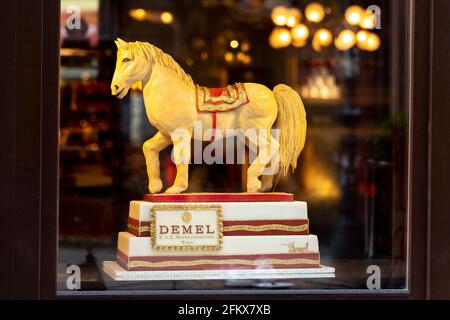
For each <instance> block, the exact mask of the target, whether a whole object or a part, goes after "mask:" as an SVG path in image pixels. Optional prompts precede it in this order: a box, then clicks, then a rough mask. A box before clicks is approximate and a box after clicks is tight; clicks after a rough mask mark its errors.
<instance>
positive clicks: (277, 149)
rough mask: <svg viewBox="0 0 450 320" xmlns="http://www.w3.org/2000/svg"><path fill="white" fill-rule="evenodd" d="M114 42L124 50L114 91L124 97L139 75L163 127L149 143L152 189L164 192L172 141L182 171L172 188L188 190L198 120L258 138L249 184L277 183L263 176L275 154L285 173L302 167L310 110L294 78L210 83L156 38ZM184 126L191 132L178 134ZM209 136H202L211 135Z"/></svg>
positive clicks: (266, 186) (258, 188) (150, 110)
mask: <svg viewBox="0 0 450 320" xmlns="http://www.w3.org/2000/svg"><path fill="white" fill-rule="evenodd" d="M115 43H116V46H117V49H118V51H117V62H116V69H115V72H114V76H113V79H112V82H111V93H112V95H114V96H117V97H118V98H119V99H122V98H123V97H125V96H126V94H127V93H128V91H129V89H130V87H131V86H132V85H133V84H135V83H140V84H141V86H142V91H143V97H144V104H145V109H146V113H147V117H148V120H149V121H150V123H151V124H152V125H153V126H154V127H155V128H157V129H158V133H156V134H155V135H154V136H153V137H152V138H151V139H150V140H148V141H146V142H145V143H144V145H143V152H144V155H145V160H146V165H147V174H148V179H149V185H148V186H149V191H150V193H159V192H161V190H162V188H163V185H162V181H161V178H160V164H159V152H160V151H161V150H163V149H164V148H166V147H167V146H169V145H170V144H173V146H174V150H173V158H174V162H175V164H176V167H177V174H176V178H175V182H174V184H173V186H172V187H170V188H169V189H167V190H166V193H174V194H176V193H181V192H183V191H185V190H186V189H187V188H188V165H189V160H190V143H191V139H192V136H193V128H194V124H195V123H196V122H197V121H198V122H200V123H201V124H202V128H203V129H202V130H205V131H206V130H214V131H215V130H222V132H225V129H235V130H234V132H236V131H241V132H243V133H244V136H245V138H246V139H245V140H246V143H247V144H252V145H256V146H257V149H258V153H257V155H256V158H255V159H254V161H253V162H252V163H251V164H250V166H249V168H248V170H247V192H262V191H267V190H271V189H272V186H273V175H263V176H262V181H261V180H260V179H259V177H260V176H261V175H262V173H263V171H264V169H265V168H266V167H267V166H268V165H269V164H270V163H271V161H278V162H277V165H278V164H279V167H280V168H281V171H282V173H283V174H284V175H286V174H287V172H288V169H289V167H292V170H294V169H295V168H296V166H297V159H298V157H299V155H300V152H301V151H302V149H303V147H304V144H305V137H306V113H305V109H304V106H303V102H302V100H301V98H300V96H299V95H298V94H297V93H296V92H295V91H294V90H293V89H291V88H290V87H289V86H286V85H283V84H280V85H277V86H276V87H275V88H274V90H273V91H272V90H270V89H269V88H267V87H266V86H264V85H261V84H257V83H243V84H235V85H231V86H228V87H226V88H223V89H208V88H204V87H200V86H197V85H195V84H194V82H193V80H192V78H191V77H190V76H189V75H188V74H186V73H185V72H184V71H183V69H182V68H181V67H180V66H179V65H178V64H177V63H176V62H175V61H174V60H173V58H172V57H171V56H169V55H168V54H166V53H164V52H163V51H162V50H161V49H159V48H157V47H155V46H153V45H151V44H149V43H145V42H125V41H123V40H122V39H117V40H116V41H115ZM227 104H228V105H229V107H227V106H226V105H227ZM214 105H216V106H215V107H214ZM202 108H203V109H202ZM275 121H276V125H275V128H277V129H279V132H280V134H279V137H278V140H277V139H275V138H274V137H273V136H272V134H271V129H272V127H274V124H275ZM179 129H183V132H186V135H187V137H186V136H184V137H180V136H179V134H176V133H177V132H179ZM249 129H256V130H259V132H263V137H262V138H261V134H259V136H258V139H255V136H254V135H247V134H245V132H249V131H248V130H249ZM227 132H229V130H227ZM205 136H207V135H202V140H207V139H206V138H203V137H205ZM185 138H187V140H186V139H185ZM194 138H195V137H194ZM213 138H214V137H213ZM212 140H214V139H212ZM185 141H188V142H189V146H188V148H185V147H184V146H182V144H183V143H184V142H185ZM275 155H276V156H275ZM183 159H188V161H183Z"/></svg>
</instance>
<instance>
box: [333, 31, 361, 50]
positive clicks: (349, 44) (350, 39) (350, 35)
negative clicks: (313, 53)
mask: <svg viewBox="0 0 450 320" xmlns="http://www.w3.org/2000/svg"><path fill="white" fill-rule="evenodd" d="M355 44H356V35H355V33H354V32H353V31H352V30H343V31H341V33H339V35H338V37H337V38H336V40H335V41H334V45H335V46H336V48H337V49H338V50H341V51H346V50H349V49H351V48H353V47H354V46H355Z"/></svg>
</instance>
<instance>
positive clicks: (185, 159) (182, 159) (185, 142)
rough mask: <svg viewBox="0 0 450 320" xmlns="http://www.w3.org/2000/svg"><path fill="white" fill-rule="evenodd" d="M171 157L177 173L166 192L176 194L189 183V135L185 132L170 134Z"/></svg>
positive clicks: (183, 189) (184, 189)
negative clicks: (171, 143) (171, 144)
mask: <svg viewBox="0 0 450 320" xmlns="http://www.w3.org/2000/svg"><path fill="white" fill-rule="evenodd" d="M172 142H173V159H174V161H175V164H176V166H177V175H176V177H175V182H174V183H173V186H171V187H170V188H169V189H167V190H166V193H172V194H177V193H181V192H183V191H186V189H187V188H188V183H189V161H190V159H191V135H188V134H187V133H185V134H184V135H182V136H180V135H177V136H174V135H173V136H172Z"/></svg>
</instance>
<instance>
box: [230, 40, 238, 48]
mask: <svg viewBox="0 0 450 320" xmlns="http://www.w3.org/2000/svg"><path fill="white" fill-rule="evenodd" d="M230 47H232V48H233V49H236V48H237V47H239V41H237V40H231V41H230Z"/></svg>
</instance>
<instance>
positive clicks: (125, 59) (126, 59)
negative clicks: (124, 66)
mask: <svg viewBox="0 0 450 320" xmlns="http://www.w3.org/2000/svg"><path fill="white" fill-rule="evenodd" d="M128 61H131V60H130V59H128V58H123V60H122V62H128Z"/></svg>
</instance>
